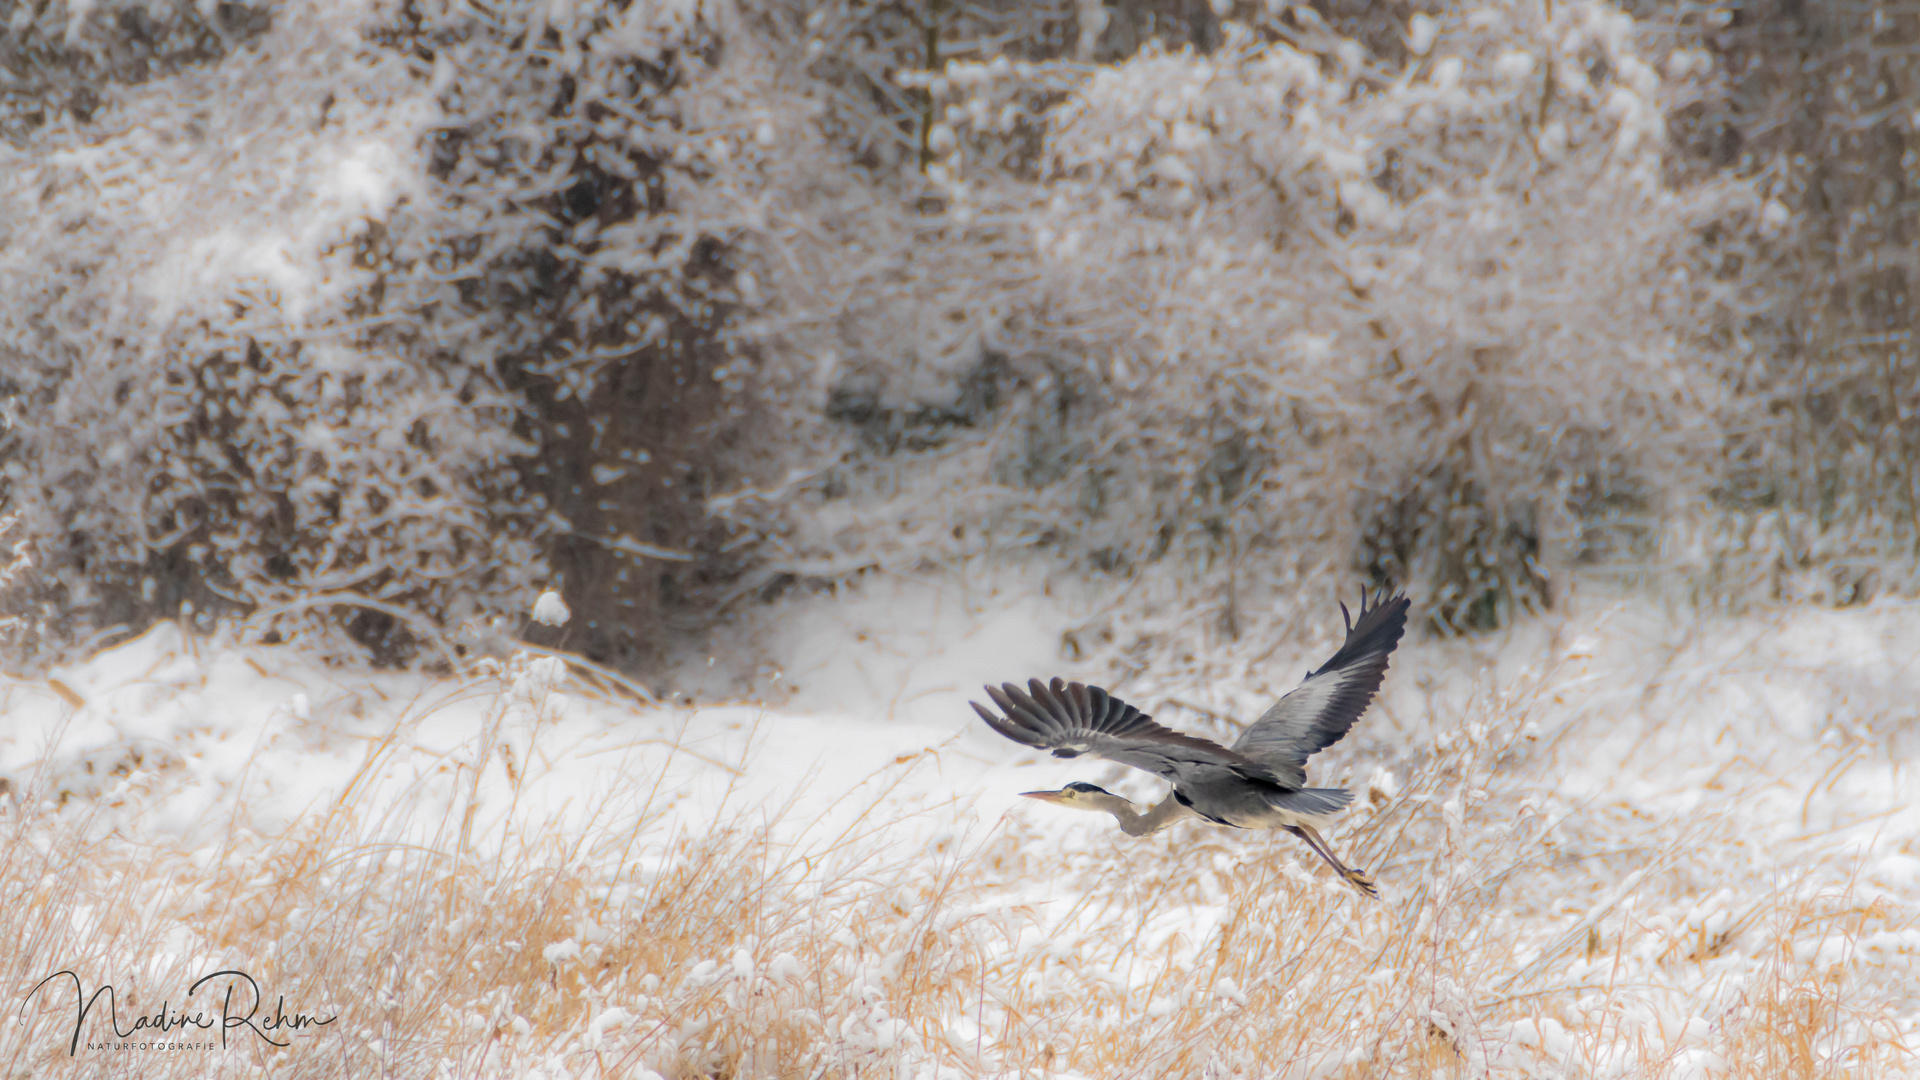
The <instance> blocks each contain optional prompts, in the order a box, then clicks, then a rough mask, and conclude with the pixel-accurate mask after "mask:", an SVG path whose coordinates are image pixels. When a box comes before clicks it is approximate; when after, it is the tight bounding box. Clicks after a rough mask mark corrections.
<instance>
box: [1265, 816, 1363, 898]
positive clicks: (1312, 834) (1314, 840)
mask: <svg viewBox="0 0 1920 1080" xmlns="http://www.w3.org/2000/svg"><path fill="white" fill-rule="evenodd" d="M1284 828H1285V829H1286V830H1287V831H1288V832H1290V833H1292V834H1293V835H1295V836H1297V837H1299V838H1300V839H1302V840H1305V841H1306V842H1307V846H1308V847H1310V848H1312V849H1313V853H1314V854H1315V855H1318V856H1320V857H1321V858H1322V859H1325V860H1326V861H1327V865H1328V866H1331V867H1333V870H1334V873H1337V874H1339V875H1340V876H1341V877H1343V878H1345V879H1346V880H1347V884H1349V885H1352V886H1353V887H1354V888H1356V889H1359V890H1360V891H1361V892H1363V893H1365V894H1367V895H1368V896H1370V897H1372V898H1373V899H1375V900H1378V899H1380V890H1379V889H1377V888H1375V887H1374V884H1373V877H1372V876H1371V875H1369V874H1368V873H1367V872H1366V871H1365V870H1355V869H1354V868H1353V867H1351V866H1348V865H1347V864H1346V863H1343V862H1341V861H1340V857H1339V856H1338V855H1335V854H1334V853H1333V849H1332V848H1330V847H1328V846H1327V841H1326V839H1325V838H1324V837H1322V836H1321V835H1320V830H1318V829H1316V828H1314V827H1313V826H1311V825H1308V824H1306V823H1305V822H1302V823H1301V824H1299V825H1287V826H1284Z"/></svg>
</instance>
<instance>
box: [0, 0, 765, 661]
mask: <svg viewBox="0 0 1920 1080" xmlns="http://www.w3.org/2000/svg"><path fill="white" fill-rule="evenodd" d="M54 7H55V8H57V7H58V5H54ZM133 10H134V9H132V8H129V9H128V11H133ZM223 10H224V9H223ZM602 14H617V13H610V12H609V13H594V14H588V15H582V16H581V18H580V19H578V20H576V21H572V22H569V21H567V20H566V19H563V18H560V17H558V16H556V15H553V13H550V12H548V11H547V10H546V8H545V6H544V5H532V4H528V5H520V6H518V7H512V6H510V7H508V8H506V9H503V10H501V11H498V12H494V13H491V14H487V13H483V12H480V11H478V10H477V9H472V8H469V7H467V6H466V5H461V4H440V5H408V6H406V7H405V8H400V9H393V10H388V9H386V8H383V7H381V6H378V5H375V6H370V7H366V8H363V9H344V10H342V9H337V8H335V7H334V6H332V5H314V6H306V5H293V4H288V5H280V6H277V7H275V8H274V9H273V10H272V17H271V20H270V21H271V29H269V30H265V31H264V32H262V33H260V34H259V35H258V36H257V37H255V38H254V39H252V40H251V41H250V42H248V43H246V44H245V45H243V46H241V47H238V48H234V49H232V50H230V51H227V52H224V53H222V52H220V51H218V50H213V51H208V52H207V53H206V54H205V56H198V54H196V56H195V57H189V58H188V59H189V60H192V59H196V58H197V59H199V60H202V61H205V62H200V63H190V62H183V63H182V64H181V65H177V69H176V70H170V71H168V72H167V73H166V74H165V77H164V78H162V77H154V78H150V79H148V80H146V81H144V82H127V83H111V82H103V83H101V85H100V87H99V89H98V90H97V96H98V98H99V101H98V105H97V107H96V108H92V109H90V110H88V111H86V112H85V114H84V115H82V114H81V113H79V112H71V113H67V114H59V113H53V112H46V113H43V114H41V115H40V116H39V120H38V123H37V126H31V127H28V126H26V125H22V124H16V125H14V129H13V131H12V133H13V134H15V136H16V137H15V139H14V141H13V145H11V146H9V147H6V148H3V149H0V154H3V155H5V158H6V169H5V178H6V179H5V185H4V193H3V194H0V197H4V198H5V199H6V200H7V202H8V204H9V205H8V206H7V208H6V210H5V212H4V214H0V220H4V221H5V223H6V224H5V225H0V230H3V231H0V295H4V297H5V303H4V304H3V305H0V355H4V357H5V372H6V376H5V378H4V380H0V393H3V394H4V401H5V404H6V408H7V416H8V425H9V426H8V428H7V430H6V433H5V440H6V441H5V443H4V445H0V456H4V459H5V468H6V475H5V478H4V481H0V482H3V483H4V485H5V486H4V489H0V497H4V499H5V502H6V504H7V505H8V506H9V507H10V508H11V509H12V511H13V512H15V513H17V514H18V515H19V516H20V518H21V521H22V528H23V530H24V531H25V532H26V533H27V534H28V535H30V536H31V537H33V538H34V539H35V540H36V542H37V545H38V547H39V549H40V550H41V551H42V552H43V553H44V562H45V566H44V569H45V575H44V579H43V580H42V581H41V582H40V583H39V584H40V585H41V587H42V589H43V595H44V598H45V599H48V600H50V601H53V602H56V603H57V605H58V606H59V607H60V608H62V609H63V610H64V611H65V612H66V613H68V614H69V615H70V616H72V619H71V622H72V624H73V625H72V626H71V627H70V628H68V629H69V632H70V634H71V635H72V636H78V635H79V634H80V633H83V632H84V631H86V630H88V629H93V628H99V627H106V626H112V625H114V624H129V623H131V624H137V623H141V622H144V621H145V620H147V619H151V618H153V617H155V616H160V615H170V614H172V613H174V612H175V611H176V610H178V609H179V608H180V607H181V605H182V604H183V603H189V604H192V605H193V608H194V609H197V610H198V611H200V612H202V613H209V612H218V611H242V612H271V611H273V610H275V609H276V608H278V607H282V606H285V605H288V604H295V603H297V604H298V605H299V610H302V611H309V610H313V606H312V603H311V598H312V597H314V596H315V595H316V594H318V595H321V596H332V597H336V598H337V599H338V601H339V606H338V610H340V611H342V612H343V613H344V615H345V616H346V617H345V618H343V619H341V620H340V622H342V623H344V624H345V628H346V629H347V630H348V632H349V633H350V634H352V636H353V637H354V638H356V639H357V640H359V642H360V643H361V644H362V645H364V646H367V647H368V648H370V649H371V650H372V652H373V654H374V655H375V656H376V657H387V658H395V659H398V658H404V657H405V656H406V655H407V654H408V652H409V650H410V643H409V641H408V640H407V635H406V633H405V630H404V627H401V626H400V625H399V624H398V623H396V621H395V620H394V619H393V618H392V617H391V615H390V614H388V613H386V612H383V611H381V610H379V608H380V607H383V606H385V607H391V606H392V605H396V604H397V605H401V606H402V607H403V608H405V609H407V610H410V611H414V612H418V613H420V614H421V615H424V616H426V617H428V618H431V619H433V620H437V621H441V622H450V623H458V622H460V621H462V620H463V619H466V618H468V617H470V616H477V615H485V614H489V613H493V612H501V611H524V610H525V602H526V601H527V600H530V599H531V596H532V592H531V591H530V590H531V589H532V588H533V586H534V585H536V584H537V583H539V582H541V581H543V580H546V579H549V578H550V577H557V578H560V579H562V580H564V581H565V583H566V584H567V585H568V586H569V587H570V589H575V590H577V591H578V595H580V596H581V597H583V598H585V599H587V601H588V602H587V603H585V604H583V605H579V606H584V607H585V608H586V609H587V611H588V613H589V615H590V616H596V617H597V618H589V619H588V620H586V626H587V628H588V629H589V630H590V631H591V630H595V629H599V628H600V626H601V623H602V621H604V623H605V629H606V631H607V632H605V633H602V634H599V635H597V636H588V637H586V638H584V639H582V640H576V641H573V642H570V643H571V644H574V645H576V646H577V647H587V648H590V649H595V650H596V651H599V652H602V653H611V654H613V655H615V656H616V657H617V658H619V659H622V660H629V661H630V660H631V659H632V657H631V655H626V654H622V651H621V650H622V649H623V647H624V648H625V649H626V652H627V653H628V654H630V653H631V651H632V648H631V645H632V640H631V639H632V638H633V637H634V636H635V635H633V634H631V633H629V634H627V635H626V636H625V637H624V638H623V637H621V635H620V631H621V630H622V629H623V627H622V626H621V625H620V624H621V622H622V620H621V618H619V616H621V615H626V616H627V619H626V620H625V621H626V622H627V623H629V624H630V625H639V626H641V627H645V626H647V625H648V624H649V623H650V622H651V621H652V619H653V616H654V615H655V614H656V612H655V610H654V609H656V608H657V607H658V606H659V599H660V598H659V595H658V594H659V593H660V591H661V590H662V588H664V587H668V586H670V585H671V582H668V583H667V584H666V585H663V578H662V575H661V574H659V573H658V571H657V567H658V566H660V565H661V564H662V563H661V560H666V561H667V564H668V565H671V564H672V563H674V562H676V561H685V560H686V559H687V558H688V556H687V555H686V554H685V553H683V552H681V551H680V550H679V549H680V548H682V547H684V546H687V542H688V541H690V540H694V541H697V540H701V539H702V538H703V537H705V536H706V535H707V534H706V533H705V532H703V531H702V530H703V526H702V524H701V522H702V519H703V513H702V508H701V503H700V499H701V498H702V497H703V495H704V494H705V493H706V491H707V489H708V487H709V486H710V485H712V484H715V483H717V482H719V481H720V480H721V479H724V477H723V476H721V477H716V476H714V475H711V474H713V473H714V472H715V468H716V463H718V462H720V461H721V460H722V459H723V456H724V451H725V450H726V449H727V444H726V439H725V436H726V434H727V431H728V429H729V426H730V425H731V426H733V427H737V426H738V425H739V423H741V422H742V421H743V419H744V418H745V416H746V414H745V411H744V410H743V409H742V408H740V406H739V405H738V403H737V399H738V398H739V397H740V396H741V395H740V394H739V390H740V388H741V384H742V382H743V380H744V370H743V369H742V370H735V369H730V368H729V366H728V364H729V362H730V360H737V358H734V357H733V355H732V353H731V352H730V351H729V350H728V348H727V347H726V346H725V345H724V344H723V343H720V342H719V341H718V340H717V337H716V333H715V330H716V328H717V327H718V326H720V325H721V324H722V323H723V322H724V321H725V319H726V312H727V310H728V308H729V306H730V305H731V304H733V303H734V296H733V292H732V290H733V288H734V285H735V283H734V281H733V279H732V275H731V272H730V271H729V270H728V269H727V260H726V244H727V233H728V230H729V228H730V227H731V223H732V222H733V220H735V219H738V218H741V217H744V216H747V215H748V214H749V213H750V211H749V210H746V209H743V208H742V207H741V205H740V203H739V200H738V199H737V198H736V196H737V195H738V191H737V189H736V188H735V187H733V186H730V185H728V184H727V183H724V182H720V181H713V182H708V181H710V180H712V177H711V176H710V175H709V174H710V173H712V172H718V171H721V170H720V169H719V168H718V167H717V166H716V167H709V166H708V165H706V164H705V161H704V159H701V158H698V157H697V156H693V155H690V153H689V150H690V149H691V148H702V149H706V150H710V151H712V152H713V153H714V154H716V155H717V154H718V153H719V152H720V151H719V149H718V147H719V143H718V141H717V137H716V129H715V125H714V123H713V122H712V121H713V120H714V118H713V117H703V116H698V115H695V116H687V115H682V113H681V111H680V105H679V104H678V103H677V102H676V101H675V100H674V86H675V84H676V83H677V82H678V81H680V80H682V79H683V78H690V76H689V74H688V70H687V67H688V64H691V66H692V67H693V68H695V69H698V70H700V71H705V70H706V60H702V59H700V55H701V54H700V50H702V49H708V48H712V47H713V43H712V41H711V39H710V37H709V36H707V31H706V30H705V29H704V28H703V26H702V24H701V22H700V17H699V14H698V6H697V5H694V6H691V7H688V8H686V9H684V11H682V12H680V14H679V15H675V14H674V13H673V12H664V13H663V12H659V11H657V10H656V9H653V8H651V7H648V6H645V5H641V6H637V7H636V8H634V9H633V10H632V11H631V12H629V13H628V14H629V17H627V18H624V19H623V20H622V19H615V20H613V21H612V22H609V20H608V18H605V17H602ZM59 18H65V19H66V26H67V29H66V31H65V34H64V38H62V40H63V41H64V42H65V43H66V45H67V48H68V50H69V52H72V53H74V55H75V56H77V57H80V59H71V60H70V66H71V67H73V68H74V70H76V71H81V72H83V73H84V72H87V71H91V70H93V69H92V68H91V67H89V66H88V65H89V64H95V65H96V66H98V64H100V63H104V62H105V61H100V60H98V58H99V57H108V58H111V57H112V56H115V55H118V53H117V52H116V50H119V51H124V50H123V49H122V46H123V45H124V42H123V41H122V40H121V39H122V38H123V37H125V36H126V35H127V34H129V33H132V31H131V30H128V29H127V28H128V27H129V26H131V25H132V23H130V22H129V21H128V20H130V19H136V16H135V15H134V14H128V13H126V12H122V13H121V14H120V15H119V16H116V17H115V18H114V19H108V18H106V17H105V13H104V12H97V11H96V12H94V13H93V15H92V16H91V17H89V16H88V14H87V12H86V11H85V10H82V9H80V8H75V9H73V10H72V11H71V12H64V13H63V12H61V11H54V10H53V9H52V8H50V9H48V12H47V13H43V14H42V16H41V18H40V20H39V23H36V24H33V25H29V26H27V27H26V29H25V30H24V31H22V30H21V28H20V27H18V26H16V27H15V28H14V29H15V30H16V31H19V32H20V35H21V36H20V37H19V39H18V40H20V41H24V42H27V43H29V44H31V43H32V42H34V41H37V40H41V39H44V38H47V37H48V36H49V35H51V34H52V33H53V31H52V30H49V29H47V24H48V23H49V22H50V21H56V22H57V21H58V19H59ZM262 18H263V19H264V18H265V16H264V15H263V16H262ZM676 19H677V20H678V21H676ZM136 21H137V19H136ZM36 33H38V34H39V37H38V38H36V37H35V36H34V35H35V34H36ZM681 57H685V58H687V59H686V61H685V62H683V61H682V59H681ZM707 59H708V60H710V59H711V57H708V58H707ZM214 60H218V62H217V63H216V62H213V61H214ZM83 61H84V62H83ZM152 74H155V75H157V74H158V73H157V72H155V73H152ZM49 93H51V91H49ZM14 104H15V105H17V106H19V107H18V108H17V109H16V112H19V111H21V110H24V108H25V106H24V105H20V104H19V103H18V102H14ZM742 123H745V121H742V120H741V119H740V117H739V116H737V115H735V114H733V113H731V112H725V111H723V112H721V114H720V115H719V116H718V125H719V126H721V127H728V128H733V127H738V126H739V125H740V124H742ZM761 126H764V123H763V124H762V125H761ZM746 130H747V131H748V132H749V133H751V132H752V131H753V130H754V127H753V126H751V125H749V126H748V127H747V128H746ZM702 139H714V140H715V141H713V142H711V143H703V142H701V141H700V140H702ZM676 155H677V156H676ZM742 168H745V167H744V166H743V167H742ZM703 170H704V171H703ZM629 567H638V568H641V569H642V570H644V571H645V572H641V573H636V574H635V575H634V576H635V577H636V579H637V580H636V582H635V583H634V584H631V585H629V584H626V579H627V578H628V576H629ZM582 579H587V580H582ZM365 600H371V601H373V604H371V605H369V604H366V603H364V602H363V601H365ZM622 605H624V606H625V607H629V608H632V607H638V608H640V610H639V611H638V612H637V613H629V612H623V611H622V610H621V606H622ZM609 616H613V617H612V618H609ZM262 629H270V630H271V631H272V632H279V631H280V630H281V629H284V628H283V627H280V626H279V625H277V624H275V623H272V622H266V623H263V625H262Z"/></svg>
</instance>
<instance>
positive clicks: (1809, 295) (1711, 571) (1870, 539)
mask: <svg viewBox="0 0 1920 1080" xmlns="http://www.w3.org/2000/svg"><path fill="white" fill-rule="evenodd" d="M1676 17H1677V18H1678V19H1679V20H1680V21H1681V22H1682V25H1683V26H1684V27H1685V28H1686V29H1687V30H1688V31H1689V32H1690V33H1691V35H1692V36H1693V37H1694V39H1695V40H1696V42H1697V44H1696V50H1697V51H1696V52H1695V54H1694V55H1695V57H1696V64H1697V65H1698V66H1701V67H1710V68H1712V69H1713V70H1715V71H1718V72H1722V73H1724V74H1722V75H1720V76H1718V77H1717V79H1716V83H1717V85H1716V87H1715V92H1714V93H1711V94H1709V95H1706V96H1704V97H1703V98H1701V99H1700V100H1698V101H1696V102H1694V103H1692V104H1691V105H1689V106H1688V107H1687V108H1685V109H1683V110H1681V111H1679V112H1677V113H1676V115H1675V117H1674V123H1675V130H1676V135H1677V138H1676V144H1677V149H1679V150H1680V151H1682V152H1683V153H1682V155H1680V156H1681V157H1682V160H1684V161H1685V162H1686V164H1687V165H1688V166H1689V167H1690V168H1692V169H1694V170H1696V171H1699V170H1706V169H1725V170H1732V171H1737V172H1740V173H1744V174H1750V175H1753V176H1754V177H1755V178H1756V179H1755V182H1756V184H1757V185H1758V187H1759V189H1760V191H1761V192H1762V193H1763V194H1764V196H1765V197H1766V199H1767V201H1766V204H1765V210H1764V211H1763V215H1762V226H1763V230H1762V232H1763V237H1762V241H1763V242H1762V243H1760V244H1758V245H1756V246H1754V247H1753V248H1752V249H1751V250H1746V251H1741V250H1734V251H1731V252H1729V253H1728V254H1727V258H1726V259H1725V260H1724V261H1723V262H1721V264H1720V265H1719V266H1718V267H1716V269H1717V270H1718V271H1719V272H1720V273H1722V274H1724V275H1738V276H1742V277H1745V278H1747V279H1748V280H1750V281H1754V282H1755V283H1756V284H1757V285H1758V286H1759V287H1758V288H1757V289H1756V292H1755V295H1754V296H1753V297H1752V298H1751V301H1750V303H1749V305H1748V306H1747V308H1746V310H1745V311H1743V312H1741V313H1740V317H1739V318H1738V319H1737V320H1735V321H1734V323H1733V324H1732V326H1733V329H1734V330H1735V331H1736V332H1737V333H1739V334H1740V335H1741V336H1743V337H1745V338H1747V339H1749V340H1750V342H1751V348H1750V349H1748V350H1746V351H1745V352H1744V353H1743V354H1742V355H1741V357H1740V359H1741V361H1742V362H1741V364H1740V366H1739V371H1738V385H1739V388H1740V391H1741V393H1742V395H1743V397H1744V398H1745V399H1746V400H1747V401H1748V402H1749V403H1750V405H1751V407H1750V408H1749V410H1748V411H1747V413H1746V415H1745V417H1744V418H1743V423H1741V424H1740V425H1739V426H1737V427H1736V428H1735V429H1734V430H1732V431H1731V432H1730V433H1729V434H1730V445H1729V448H1728V452H1727V454H1726V460H1727V471H1726V476H1725V479H1724V482H1723V483H1722V484H1721V486H1720V487H1719V489H1718V490H1717V491H1716V496H1717V501H1718V502H1719V504H1720V506H1721V508H1722V510H1723V513H1722V514H1720V515H1719V516H1717V517H1716V518H1715V519H1714V520H1713V521H1712V522H1710V523H1703V524H1702V525H1701V526H1700V527H1699V528H1698V529H1697V530H1691V531H1690V532H1689V534H1688V537H1687V542H1686V543H1685V544H1684V545H1683V546H1681V547H1680V548H1678V550H1677V551H1676V554H1677V555H1679V561H1680V562H1681V563H1682V565H1685V566H1687V567H1688V569H1690V570H1691V571H1693V573H1694V575H1695V576H1696V577H1697V578H1699V579H1701V580H1704V581H1706V582H1708V583H1709V584H1711V585H1712V586H1713V587H1714V588H1715V589H1716V590H1717V591H1718V592H1720V593H1722V594H1723V595H1727V596H1731V597H1736V598H1738V597H1746V596H1758V597H1765V598H1777V599H1789V600H1814V601H1817V602H1827V603H1836V604H1848V603H1856V602H1861V601H1864V600H1866V599H1868V598H1869V597H1871V596H1872V595H1873V594H1875V593H1877V592H1881V591H1886V590H1889V589H1891V590H1895V591H1902V592H1911V591H1912V590H1913V589H1914V587H1915V584H1916V579H1915V570H1916V568H1920V563H1916V560H1915V558H1914V553H1915V551H1916V550H1920V474H1916V472H1915V469H1916V461H1917V460H1920V418H1917V415H1916V409H1915V403H1916V401H1920V357H1916V353H1915V347H1914V330H1915V318H1916V297H1915V294H1914V274H1913V271H1912V269H1911V266H1910V263H1911V261H1912V250H1913V238H1914V235H1915V229H1916V227H1920V203H1916V202H1915V200H1914V199H1913V197H1912V188H1913V183H1914V179H1913V178H1914V170H1915V166H1916V157H1915V150H1914V146H1915V135H1916V132H1920V112H1916V106H1920V63H1916V61H1915V58H1914V51H1913V45H1914V43H1915V42H1916V41H1920V23H1917V22H1916V21H1915V20H1914V18H1913V17H1912V16H1911V15H1910V14H1904V13H1898V12H1896V11H1895V10H1894V9H1892V8H1886V7H1884V6H1881V5H1874V4H1864V3H1828V4H1812V5H1801V4H1789V3H1775V2H1771V0H1769V2H1764V3H1757V4H1742V5H1713V6H1706V7H1702V8H1699V9H1692V10H1688V9H1681V10H1680V12H1678V13H1677V15H1676Z"/></svg>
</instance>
